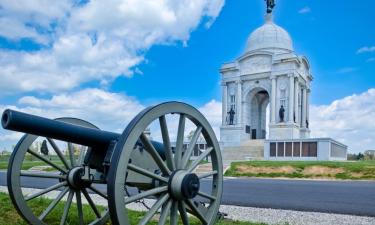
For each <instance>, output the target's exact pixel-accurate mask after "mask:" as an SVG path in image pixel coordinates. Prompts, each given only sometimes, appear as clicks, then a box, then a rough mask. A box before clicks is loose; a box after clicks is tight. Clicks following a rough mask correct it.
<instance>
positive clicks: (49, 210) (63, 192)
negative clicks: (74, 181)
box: [39, 187, 69, 220]
mask: <svg viewBox="0 0 375 225" xmlns="http://www.w3.org/2000/svg"><path fill="white" fill-rule="evenodd" d="M68 191H69V188H68V187H66V188H65V189H64V190H63V191H61V192H60V194H59V195H58V196H57V197H56V198H55V199H54V200H53V201H52V202H51V204H49V205H48V207H47V208H46V210H44V211H43V213H42V214H41V215H40V216H39V220H44V218H46V216H48V214H49V213H50V212H51V211H52V210H53V209H54V208H55V207H56V205H57V204H58V203H59V202H60V201H61V199H62V198H63V197H64V196H65V195H66V193H68Z"/></svg>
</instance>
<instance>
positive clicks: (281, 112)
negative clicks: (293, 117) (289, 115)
mask: <svg viewBox="0 0 375 225" xmlns="http://www.w3.org/2000/svg"><path fill="white" fill-rule="evenodd" d="M284 114H285V109H284V106H283V105H281V107H280V110H279V117H280V122H281V123H282V122H284V117H285V115H284Z"/></svg>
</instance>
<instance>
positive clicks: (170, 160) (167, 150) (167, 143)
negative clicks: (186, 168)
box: [159, 116, 176, 170]
mask: <svg viewBox="0 0 375 225" xmlns="http://www.w3.org/2000/svg"><path fill="white" fill-rule="evenodd" d="M159 123H160V130H161V134H162V138H163V145H164V149H165V157H166V158H167V164H168V167H169V169H170V170H175V169H176V165H175V162H174V160H173V152H172V146H171V140H170V138H169V132H168V126H167V121H166V119H165V116H161V117H159Z"/></svg>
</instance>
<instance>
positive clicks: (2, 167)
mask: <svg viewBox="0 0 375 225" xmlns="http://www.w3.org/2000/svg"><path fill="white" fill-rule="evenodd" d="M52 162H54V163H56V164H57V165H59V166H62V167H63V164H62V162H61V161H52ZM34 166H48V164H46V163H45V162H42V161H37V160H35V161H24V162H23V164H22V169H24V170H28V169H30V168H32V167H34ZM6 169H8V162H0V170H6Z"/></svg>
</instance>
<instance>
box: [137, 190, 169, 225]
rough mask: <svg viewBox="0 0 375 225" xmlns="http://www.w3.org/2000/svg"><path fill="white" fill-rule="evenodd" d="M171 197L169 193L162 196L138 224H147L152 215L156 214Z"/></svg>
mask: <svg viewBox="0 0 375 225" xmlns="http://www.w3.org/2000/svg"><path fill="white" fill-rule="evenodd" d="M168 199H169V194H168V193H167V194H165V195H163V196H162V197H160V198H159V199H158V200H157V201H156V202H155V204H154V205H153V206H152V207H151V209H150V210H149V211H148V212H147V213H146V215H145V216H144V217H143V218H142V220H141V221H140V222H139V223H138V225H146V224H147V223H148V222H149V221H150V220H151V219H152V217H153V216H154V215H155V213H156V212H157V211H158V209H159V208H160V207H161V206H162V205H163V204H164V203H165V202H166V201H168Z"/></svg>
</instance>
